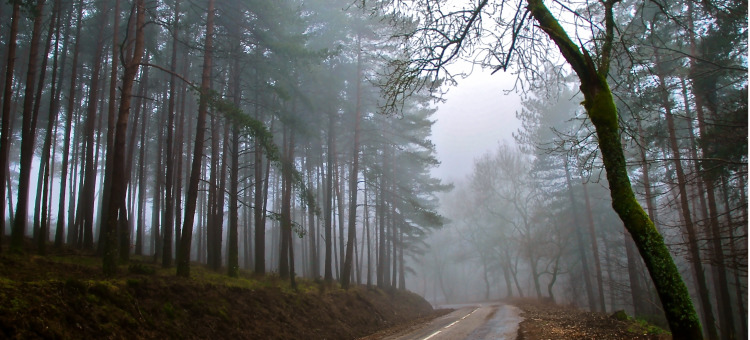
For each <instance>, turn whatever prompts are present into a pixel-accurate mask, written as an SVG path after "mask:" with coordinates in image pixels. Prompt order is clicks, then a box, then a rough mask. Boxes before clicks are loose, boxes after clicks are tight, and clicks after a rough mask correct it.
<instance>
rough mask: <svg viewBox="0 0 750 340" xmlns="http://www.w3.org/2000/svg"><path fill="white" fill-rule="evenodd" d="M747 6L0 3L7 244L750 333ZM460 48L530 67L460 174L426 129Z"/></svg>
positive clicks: (521, 70) (0, 199)
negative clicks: (448, 176) (543, 303)
mask: <svg viewBox="0 0 750 340" xmlns="http://www.w3.org/2000/svg"><path fill="white" fill-rule="evenodd" d="M547 6H549V7H547ZM747 10H748V5H747V1H743V0H726V1H720V0H703V1H694V0H684V1H683V0H680V1H673V2H668V1H635V0H600V1H584V0H581V1H548V2H546V4H545V2H543V1H541V0H528V1H518V2H507V1H489V0H471V1H469V0H467V1H442V0H441V1H430V0H414V1H401V0H382V1H364V0H363V1H353V0H307V1H303V0H279V1H262V0H221V1H216V0H204V1H182V0H164V1H155V0H148V1H146V0H9V1H3V2H2V3H0V23H2V28H1V29H0V56H2V58H3V59H2V62H0V65H1V66H0V75H2V79H3V80H4V81H3V84H2V85H0V89H1V90H2V95H1V97H0V100H1V101H2V119H1V122H0V124H1V125H0V169H2V172H1V173H2V174H3V178H2V179H0V193H2V194H0V209H1V210H0V211H1V214H2V216H3V218H0V235H2V236H3V238H2V242H0V252H3V253H27V252H33V253H35V254H38V255H41V256H45V255H46V254H48V253H50V252H55V251H60V250H61V249H76V250H77V251H80V252H83V253H87V254H94V255H95V256H97V257H98V258H100V259H101V269H102V271H103V273H104V274H105V275H109V276H111V275H115V274H116V273H117V272H118V270H121V269H119V268H120V267H121V266H123V265H127V264H128V263H129V262H130V261H131V260H132V259H134V258H138V259H144V258H147V259H148V260H149V261H152V262H154V263H158V264H159V265H160V266H161V267H163V268H168V269H171V270H174V273H175V274H176V275H177V276H179V277H184V278H188V277H190V275H191V271H190V269H191V266H196V265H201V266H206V267H208V268H210V269H211V270H213V271H216V272H221V273H224V274H225V275H228V276H230V277H237V276H239V275H240V272H241V271H245V272H250V273H252V274H253V275H256V276H264V275H278V277H279V278H280V279H282V280H284V281H288V282H290V283H291V285H292V286H293V287H294V286H295V285H296V281H295V280H297V279H298V278H303V279H311V280H320V281H322V282H325V283H326V284H328V285H334V284H337V285H339V286H340V287H342V288H344V289H347V288H349V287H350V286H352V285H366V286H367V287H368V288H369V287H378V288H396V289H400V290H406V289H407V288H408V289H409V290H412V291H414V292H417V293H419V294H421V295H422V296H424V297H425V298H427V299H428V300H430V301H431V302H432V303H433V304H440V303H459V302H466V301H488V300H493V299H501V298H511V297H529V296H531V297H535V298H538V299H546V300H550V301H554V302H556V303H558V304H567V305H574V306H578V307H580V308H583V309H588V310H590V311H600V312H614V311H617V310H626V311H627V312H628V314H630V315H634V316H636V317H639V318H642V319H645V320H648V321H649V322H651V323H654V324H656V325H659V326H662V327H664V328H669V329H670V330H671V331H672V333H673V336H674V337H675V339H681V338H685V339H688V338H690V339H697V338H701V337H702V336H705V337H706V338H709V339H738V338H747V334H748V333H747V327H748V325H747V301H748V300H747V299H748V297H747V295H748V290H747V289H748V288H747V275H748V262H747V249H748V238H747V226H748V213H747V210H748V203H747V158H748V149H747V139H748V121H747V118H748V92H747V91H748V68H747V56H748V45H747V40H748V37H747V35H748V31H747V23H748V14H747ZM456 63H463V64H468V65H472V66H476V68H477V69H485V70H489V71H491V72H493V73H495V72H498V75H500V74H503V75H505V76H512V77H515V78H516V82H515V87H514V88H513V89H509V90H508V91H509V92H514V93H517V94H518V95H520V97H521V98H522V108H521V109H520V110H518V111H515V112H513V110H509V109H508V108H503V107H498V108H497V110H496V111H497V115H496V117H497V119H498V120H499V121H511V120H517V121H519V122H520V126H521V127H520V128H519V129H518V131H517V132H516V133H515V134H514V137H515V138H514V140H513V141H510V142H505V143H502V144H499V145H495V146H493V147H491V150H487V152H486V153H485V155H484V156H482V157H480V158H477V159H475V161H474V164H473V168H472V171H471V173H470V174H469V175H468V176H466V178H463V179H460V180H457V181H456V182H455V183H450V182H447V181H446V180H445V179H442V178H438V177H436V176H435V175H434V174H433V170H434V169H435V168H436V167H437V166H439V164H440V159H439V156H438V154H437V151H436V146H435V145H434V144H433V142H432V140H431V135H432V127H433V125H434V124H435V120H436V118H435V113H436V111H437V110H438V109H439V107H440V104H441V103H442V102H443V98H442V96H443V95H444V94H445V91H447V90H448V89H449V88H450V87H451V86H454V85H456V84H460V79H463V78H465V77H467V76H469V75H468V73H470V71H468V70H466V71H458V72H455V71H454V70H455V68H451V67H452V65H454V64H456ZM498 95H501V94H498ZM453 114H460V112H456V113H453ZM477 147H483V146H477Z"/></svg>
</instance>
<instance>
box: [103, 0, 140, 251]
mask: <svg viewBox="0 0 750 340" xmlns="http://www.w3.org/2000/svg"><path fill="white" fill-rule="evenodd" d="M113 15H114V23H113V25H112V58H111V60H112V69H111V70H110V76H109V103H108V107H107V151H106V152H107V153H106V154H107V159H106V161H105V162H106V163H105V166H104V185H103V186H102V188H103V190H102V192H101V196H102V206H101V214H100V215H99V223H100V224H101V227H100V230H104V229H105V228H106V226H105V225H104V224H105V223H108V222H107V221H108V219H109V218H108V216H107V213H109V210H108V209H109V199H110V195H111V194H112V193H111V191H110V190H111V188H112V184H111V183H110V181H111V180H112V168H113V166H112V161H113V159H112V157H111V156H110V155H112V154H113V151H112V148H113V147H114V139H115V129H116V128H117V126H116V124H117V117H115V109H116V108H115V103H116V101H117V72H118V61H119V58H120V48H119V47H120V46H119V43H120V42H119V39H120V0H115V10H114V14H113ZM132 15H133V14H132V11H131V18H132ZM125 53H129V51H125ZM128 57H130V56H128ZM104 234H105V233H103V232H102V233H101V234H99V235H100V236H99V241H100V242H101V241H103V240H104V239H103V235H104ZM122 247H123V245H122V244H120V245H119V248H120V250H122ZM125 249H127V251H130V249H129V245H125ZM128 255H129V254H126V257H127V256H128Z"/></svg>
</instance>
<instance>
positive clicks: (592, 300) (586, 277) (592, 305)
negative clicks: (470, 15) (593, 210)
mask: <svg viewBox="0 0 750 340" xmlns="http://www.w3.org/2000/svg"><path fill="white" fill-rule="evenodd" d="M565 180H566V183H567V186H568V198H569V199H570V204H571V207H572V211H573V223H574V224H575V227H574V228H573V229H574V230H575V234H576V240H577V241H578V247H576V248H578V257H579V258H580V259H581V268H582V269H583V282H584V284H585V287H586V298H587V300H588V303H589V310H590V311H592V312H595V311H596V295H594V286H593V285H592V284H591V273H590V272H589V261H588V256H587V255H586V248H588V247H586V244H585V242H584V241H583V235H582V234H581V223H580V221H579V220H578V211H579V209H578V206H577V204H576V199H575V195H574V193H573V181H572V180H571V178H570V166H569V164H568V159H567V158H565Z"/></svg>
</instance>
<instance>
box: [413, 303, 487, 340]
mask: <svg viewBox="0 0 750 340" xmlns="http://www.w3.org/2000/svg"><path fill="white" fill-rule="evenodd" d="M477 309H479V308H474V310H473V311H471V313H469V314H466V315H464V317H462V318H460V319H458V320H456V321H453V322H452V323H451V324H450V325H448V326H445V327H443V329H448V328H450V327H451V326H453V325H455V324H457V323H458V322H459V321H461V320H463V319H466V318H468V317H469V315H471V314H474V312H476V311H477ZM442 332H443V330H439V331H437V332H435V333H432V334H430V336H428V337H426V338H424V339H422V340H429V339H431V338H432V337H434V336H436V335H438V334H440V333H442Z"/></svg>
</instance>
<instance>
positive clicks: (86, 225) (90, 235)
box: [76, 5, 107, 249]
mask: <svg viewBox="0 0 750 340" xmlns="http://www.w3.org/2000/svg"><path fill="white" fill-rule="evenodd" d="M103 6H104V8H102V9H101V10H100V14H99V20H100V23H99V28H98V33H97V39H96V48H95V50H94V60H93V65H94V66H93V72H92V75H91V88H90V91H89V99H88V103H87V105H88V106H87V110H86V122H85V126H84V137H85V144H86V150H85V152H86V153H85V168H84V171H83V175H82V176H83V178H84V182H83V187H82V189H81V193H80V195H79V200H78V202H79V203H78V205H79V206H80V207H81V209H80V210H81V218H80V222H81V223H82V224H81V226H82V228H83V242H82V247H83V248H84V249H93V246H94V230H93V223H94V221H93V220H94V206H95V204H94V202H95V197H94V196H95V190H96V167H95V166H94V147H95V146H94V144H95V143H94V132H95V125H96V110H97V108H96V104H97V103H98V99H99V90H100V88H99V87H100V86H99V80H100V79H99V78H100V77H99V72H100V70H101V64H102V51H103V50H104V30H105V29H104V28H105V27H106V26H107V15H106V14H107V13H106V12H107V9H106V5H103ZM76 218H77V219H78V217H77V216H76Z"/></svg>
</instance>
